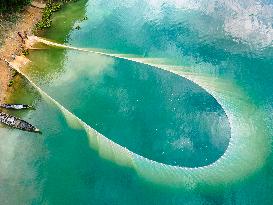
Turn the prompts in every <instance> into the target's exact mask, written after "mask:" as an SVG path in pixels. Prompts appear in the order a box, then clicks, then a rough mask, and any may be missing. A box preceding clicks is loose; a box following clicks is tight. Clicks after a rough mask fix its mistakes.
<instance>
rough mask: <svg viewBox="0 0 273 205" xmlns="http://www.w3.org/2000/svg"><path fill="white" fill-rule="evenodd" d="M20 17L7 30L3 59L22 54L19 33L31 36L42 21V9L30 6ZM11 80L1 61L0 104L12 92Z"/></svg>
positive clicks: (8, 70) (0, 52) (0, 51)
mask: <svg viewBox="0 0 273 205" xmlns="http://www.w3.org/2000/svg"><path fill="white" fill-rule="evenodd" d="M20 16H21V17H20V19H19V20H17V22H16V23H15V24H14V25H13V27H12V28H7V29H6V28H5V30H7V31H6V32H7V33H6V34H5V39H4V41H3V42H4V43H3V46H2V47H1V48H0V58H1V59H7V60H11V59H12V54H16V55H20V54H21V52H22V50H21V46H22V41H21V39H20V37H19V36H18V34H17V33H18V32H22V33H24V32H26V33H27V34H28V35H30V34H31V31H32V28H33V27H34V25H35V24H36V23H37V21H39V20H40V19H41V16H42V9H40V8H37V7H34V6H28V7H27V8H26V9H25V10H24V11H23V12H22V14H21V15H20ZM0 29H3V28H0ZM10 79H11V72H10V69H9V68H8V66H7V65H6V63H5V62H4V61H3V60H0V103H1V102H4V101H5V99H6V94H7V93H8V92H9V91H10V90H11V89H10V88H9V86H8V83H9V81H10Z"/></svg>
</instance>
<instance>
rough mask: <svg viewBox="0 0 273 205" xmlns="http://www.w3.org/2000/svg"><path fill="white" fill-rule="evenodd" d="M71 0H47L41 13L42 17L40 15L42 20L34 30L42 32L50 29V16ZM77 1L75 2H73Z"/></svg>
mask: <svg viewBox="0 0 273 205" xmlns="http://www.w3.org/2000/svg"><path fill="white" fill-rule="evenodd" d="M70 1H71V0H59V1H58V0H55V1H54V0H48V1H47V4H46V7H45V9H44V11H43V15H42V20H40V21H39V22H38V23H37V24H36V30H43V29H45V28H49V27H51V23H52V21H51V16H52V14H53V12H56V11H58V10H60V9H61V7H62V5H63V4H64V3H68V2H70ZM74 1H77V0H74Z"/></svg>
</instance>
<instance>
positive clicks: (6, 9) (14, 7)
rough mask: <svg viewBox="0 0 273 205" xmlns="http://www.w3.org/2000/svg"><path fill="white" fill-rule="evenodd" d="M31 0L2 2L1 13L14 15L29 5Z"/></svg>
mask: <svg viewBox="0 0 273 205" xmlns="http://www.w3.org/2000/svg"><path fill="white" fill-rule="evenodd" d="M30 2H31V0H0V13H12V12H14V11H18V10H20V9H21V8H22V7H23V6H25V5H27V4H29V3H30Z"/></svg>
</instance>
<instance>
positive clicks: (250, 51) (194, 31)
mask: <svg viewBox="0 0 273 205" xmlns="http://www.w3.org/2000/svg"><path fill="white" fill-rule="evenodd" d="M272 14H273V6H272V4H271V2H270V1H267V2H266V1H263V2H261V1H259V2H257V1H240V2H239V1H236V2H234V1H225V2H224V1H223V2H222V1H212V2H211V1H210V2H206V1H201V2H197V1H191V0H188V1H181V2H178V1H163V0H162V1H160V0H159V1H145V0H142V1H131V0H130V1H107V2H105V1H93V0H90V1H79V2H77V3H73V4H71V5H69V6H67V7H66V8H65V9H64V10H62V11H61V12H59V13H57V14H56V15H55V16H54V20H53V25H55V26H54V27H53V28H52V29H50V30H48V31H47V32H46V33H45V34H44V37H45V38H47V39H49V40H51V41H53V42H58V43H60V44H62V43H65V44H67V45H70V46H73V47H77V48H85V50H88V52H85V51H77V50H71V49H63V48H56V47H55V48H54V47H50V46H47V47H45V48H47V49H44V50H39V51H38V50H35V51H32V52H31V54H30V56H29V58H30V59H31V61H32V63H31V65H30V66H29V67H27V68H26V69H24V70H23V72H24V73H25V74H26V76H27V78H29V79H31V80H32V81H33V83H35V84H36V85H37V86H38V89H37V88H35V85H32V84H31V83H30V82H28V81H27V79H26V78H24V77H22V78H21V79H18V82H17V84H16V85H15V87H16V90H15V92H14V95H13V96H12V98H11V99H10V101H11V102H18V101H20V102H25V103H33V104H34V105H35V106H36V110H35V111H24V112H20V113H18V115H20V116H22V117H23V118H24V119H27V120H28V121H30V122H32V123H33V124H35V125H37V126H38V127H39V128H40V129H41V130H42V132H43V134H42V135H36V134H31V133H26V132H20V131H16V130H10V129H3V128H1V132H0V134H1V139H0V142H1V143H0V165H1V169H0V180H1V181H2V183H1V184H0V199H1V201H3V203H4V204H21V203H22V204H271V201H272V200H273V195H272V191H273V184H272V177H273V171H272V156H271V150H272V146H271V141H272V133H273V132H272V110H273V104H272V100H273V96H272V89H273V86H272V85H273V77H272V75H271V74H272V72H273V71H272V67H273V65H272V64H273V63H272V57H273V52H272V38H273V37H272V36H273V35H272V32H273V28H272ZM85 17H87V18H85ZM78 25H79V26H80V29H79V30H77V29H74V28H75V27H76V26H78ZM92 51H100V52H102V53H103V55H100V54H94V53H92ZM158 68H159V69H158ZM39 89H41V90H39ZM48 96H50V97H51V98H49V97H48ZM79 119H80V120H79ZM92 128H93V129H95V130H96V131H97V132H99V133H101V134H102V135H103V136H102V135H97V133H96V132H95V131H94V130H92ZM104 137H106V138H108V139H110V140H112V142H114V143H117V144H119V145H120V146H122V147H125V148H127V149H124V148H121V147H120V146H118V145H116V144H113V143H112V142H110V141H108V140H106V138H104ZM151 160H152V161H151ZM161 163H162V164H161Z"/></svg>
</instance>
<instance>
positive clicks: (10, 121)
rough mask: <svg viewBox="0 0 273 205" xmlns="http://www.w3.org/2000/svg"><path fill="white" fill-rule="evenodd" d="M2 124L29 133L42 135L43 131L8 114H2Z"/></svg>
mask: <svg viewBox="0 0 273 205" xmlns="http://www.w3.org/2000/svg"><path fill="white" fill-rule="evenodd" d="M0 122H2V123H4V124H6V125H8V126H10V127H13V128H17V129H20V130H24V131H28V132H37V133H41V131H40V130H39V129H38V128H36V127H35V126H33V125H31V124H30V123H28V122H26V121H24V120H21V119H20V118H18V117H14V116H12V115H9V114H6V113H4V112H0Z"/></svg>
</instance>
